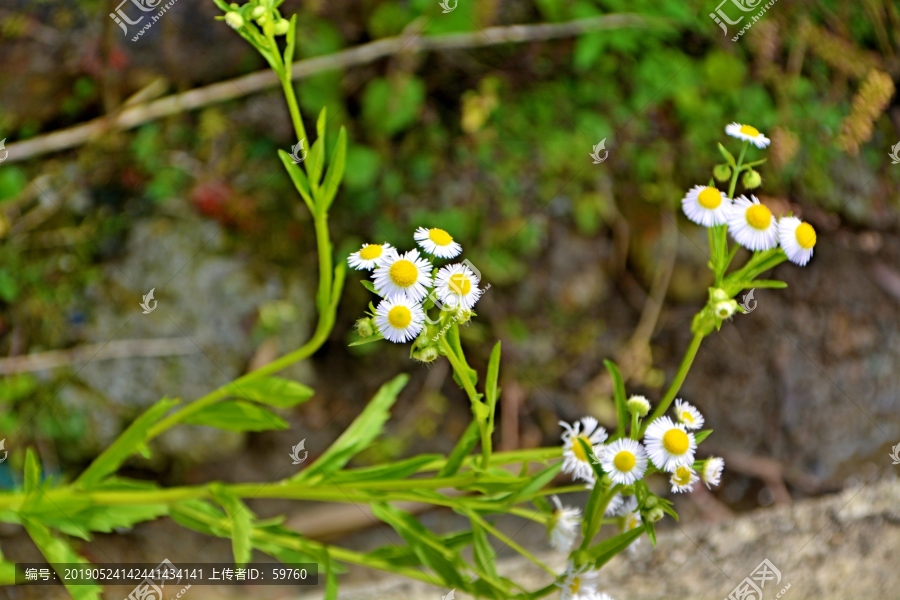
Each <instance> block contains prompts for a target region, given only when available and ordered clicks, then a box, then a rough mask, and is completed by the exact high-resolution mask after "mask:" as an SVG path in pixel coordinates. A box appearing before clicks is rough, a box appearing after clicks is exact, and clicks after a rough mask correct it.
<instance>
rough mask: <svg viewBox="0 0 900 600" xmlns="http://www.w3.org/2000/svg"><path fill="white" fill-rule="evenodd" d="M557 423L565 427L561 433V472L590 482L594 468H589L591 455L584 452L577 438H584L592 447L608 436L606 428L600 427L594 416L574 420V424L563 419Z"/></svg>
mask: <svg viewBox="0 0 900 600" xmlns="http://www.w3.org/2000/svg"><path fill="white" fill-rule="evenodd" d="M559 425H560V427H563V428H564V429H565V431H564V432H563V434H562V442H563V458H564V460H563V466H562V471H563V473H572V474H573V476H574V477H576V478H577V479H582V480H584V481H587V482H589V483H592V482H593V481H594V470H593V469H592V468H591V457H590V456H588V455H587V454H586V453H585V451H584V448H583V447H582V445H581V443H579V442H578V440H579V439H581V440H584V441H585V442H586V443H587V445H588V446H590V447H592V448H593V447H594V446H596V445H597V444H600V443H602V442H605V441H606V438H607V437H608V435H607V433H606V429H604V428H603V427H600V426H599V425H598V424H597V419H595V418H594V417H584V418H582V419H581V420H580V421H576V422H575V425H574V426H572V425H569V424H568V423H566V422H564V421H560V422H559Z"/></svg>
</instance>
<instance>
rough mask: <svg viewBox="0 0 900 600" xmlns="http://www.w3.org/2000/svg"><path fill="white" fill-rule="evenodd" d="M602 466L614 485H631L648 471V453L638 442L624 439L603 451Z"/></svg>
mask: <svg viewBox="0 0 900 600" xmlns="http://www.w3.org/2000/svg"><path fill="white" fill-rule="evenodd" d="M598 456H601V457H602V458H601V459H600V466H602V467H603V470H604V471H606V472H607V473H609V476H610V478H612V480H613V483H620V484H622V485H631V484H632V483H634V482H635V481H637V480H638V479H640V478H641V477H643V476H644V472H645V471H646V470H647V451H646V450H644V447H643V446H641V445H640V444H639V443H638V442H636V441H634V440H631V439H627V438H622V439H619V440H616V441H614V442H613V443H612V444H610V445H609V446H607V447H606V448H604V449H603V452H602V453H601V454H598Z"/></svg>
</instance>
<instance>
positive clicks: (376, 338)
mask: <svg viewBox="0 0 900 600" xmlns="http://www.w3.org/2000/svg"><path fill="white" fill-rule="evenodd" d="M383 339H384V336H383V335H381V332H380V331H379V332H378V333H376V334H375V335H370V336H369V337H367V338H363V339H361V340H356V341H355V342H350V343H349V344H347V346H348V347H351V346H365V345H366V344H371V343H373V342H380V341H381V340H383Z"/></svg>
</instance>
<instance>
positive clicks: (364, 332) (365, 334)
mask: <svg viewBox="0 0 900 600" xmlns="http://www.w3.org/2000/svg"><path fill="white" fill-rule="evenodd" d="M356 333H358V334H359V337H361V338H363V339H366V338H369V337H372V336H373V335H375V324H374V323H372V319H369V318H365V319H360V320H358V321H357V322H356Z"/></svg>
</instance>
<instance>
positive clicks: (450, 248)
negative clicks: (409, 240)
mask: <svg viewBox="0 0 900 600" xmlns="http://www.w3.org/2000/svg"><path fill="white" fill-rule="evenodd" d="M414 237H415V239H416V241H417V242H419V246H421V247H422V249H423V250H425V252H427V253H428V254H431V255H433V256H437V257H438V258H453V257H454V256H457V255H458V254H459V253H460V252H462V246H460V245H459V244H458V243H456V242H454V241H453V237H452V236H451V235H450V234H449V233H447V232H446V231H444V230H443V229H436V228H434V229H425V228H424V227H419V228H418V229H416V233H415V236H414Z"/></svg>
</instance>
